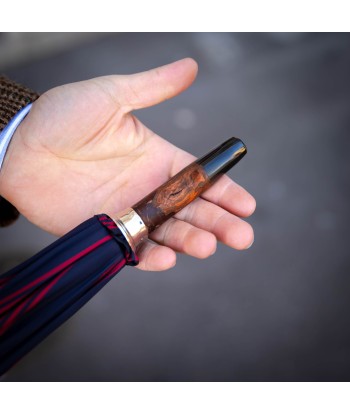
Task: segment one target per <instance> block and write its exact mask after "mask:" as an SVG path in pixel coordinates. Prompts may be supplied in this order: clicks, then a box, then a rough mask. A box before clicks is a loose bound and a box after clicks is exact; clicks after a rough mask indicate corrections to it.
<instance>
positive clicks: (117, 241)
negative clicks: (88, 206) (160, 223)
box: [0, 215, 138, 375]
mask: <svg viewBox="0 0 350 415" xmlns="http://www.w3.org/2000/svg"><path fill="white" fill-rule="evenodd" d="M137 263H138V258H137V257H136V256H135V255H134V254H133V252H132V250H131V248H130V246H129V244H128V243H127V241H126V240H125V238H124V236H123V235H122V233H121V232H120V230H119V229H118V227H117V226H116V225H115V223H114V222H113V220H112V219H111V218H110V217H109V216H107V215H96V216H94V217H92V218H91V219H89V220H87V221H85V222H83V223H82V224H80V225H79V226H77V227H76V228H75V229H73V230H72V231H70V232H69V233H68V234H66V235H64V236H63V237H61V238H60V239H58V240H57V241H56V242H54V243H53V244H51V245H50V246H48V247H47V248H45V249H44V250H43V251H41V252H39V253H38V254H36V255H35V256H33V257H32V258H30V259H28V260H27V261H25V262H24V263H23V264H20V265H19V266H17V267H16V268H14V269H13V270H10V271H8V272H7V273H5V274H3V275H2V276H0V375H1V374H3V373H5V372H6V371H7V370H8V369H9V368H10V367H11V366H13V365H14V364H15V363H16V362H17V361H18V360H19V359H21V358H22V357H23V356H24V355H25V354H26V353H28V352H29V351H30V350H31V349H33V347H35V346H36V345H37V344H38V343H39V342H41V341H42V340H43V339H44V338H45V337H46V336H48V335H49V334H50V333H51V332H52V331H54V330H55V329H56V328H57V327H59V326H60V325H61V324H62V323H64V322H65V321H66V320H67V319H68V318H69V317H71V316H72V315H73V314H74V313H75V312H76V311H78V310H79V309H80V308H81V307H82V306H83V305H84V304H85V303H86V302H87V301H88V300H89V299H91V298H92V297H93V296H94V295H95V294H96V293H97V292H98V291H99V290H100V289H101V288H102V287H103V286H104V285H105V284H107V282H108V281H110V280H111V278H112V277H113V276H114V275H115V274H116V273H118V272H119V271H120V270H121V269H122V268H123V267H124V266H125V265H136V264H137Z"/></svg>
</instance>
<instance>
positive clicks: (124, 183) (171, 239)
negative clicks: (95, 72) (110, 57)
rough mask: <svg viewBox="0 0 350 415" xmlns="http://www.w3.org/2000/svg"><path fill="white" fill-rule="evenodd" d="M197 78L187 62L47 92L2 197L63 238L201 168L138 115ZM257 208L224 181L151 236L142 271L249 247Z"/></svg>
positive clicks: (20, 138)
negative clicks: (190, 168) (180, 257)
mask: <svg viewBox="0 0 350 415" xmlns="http://www.w3.org/2000/svg"><path fill="white" fill-rule="evenodd" d="M196 74H197V64H196V63H195V62H194V61H193V60H192V59H184V60H181V61H178V62H175V63H172V64H170V65H166V66H163V67H160V68H157V69H153V70H150V71H147V72H143V73H139V74H134V75H122V76H119V75H113V76H105V77H100V78H95V79H91V80H89V81H84V82H78V83H74V84H69V85H64V86H61V87H58V88H54V89H52V90H50V91H48V92H46V93H45V94H43V95H42V96H41V97H40V98H39V99H38V100H37V101H36V102H35V103H34V104H33V107H32V110H31V112H30V113H29V115H28V116H27V117H26V119H25V120H24V121H23V122H22V123H21V125H20V126H19V128H18V129H17V131H16V133H15V136H14V137H13V139H12V142H11V145H10V147H9V149H8V153H7V156H6V158H5V162H4V165H3V169H2V171H1V174H0V189H1V194H2V195H3V196H4V197H5V198H6V199H8V200H9V201H10V202H11V203H12V204H13V205H14V206H16V208H17V209H18V210H19V211H20V212H21V213H22V214H23V215H24V216H25V217H26V218H28V220H30V221H31V222H33V223H34V224H36V225H37V226H39V227H41V228H42V229H44V230H46V231H48V232H51V233H53V234H55V235H62V234H64V233H66V232H68V231H69V230H70V229H72V228H73V227H75V226H77V225H78V224H79V223H81V222H82V221H84V220H85V219H88V218H89V217H91V216H93V215H94V214H96V213H107V214H112V213H116V212H119V211H121V210H123V209H125V208H126V207H130V206H132V205H133V204H134V203H135V202H137V201H138V200H140V199H141V198H142V197H143V196H145V195H146V194H148V193H149V192H150V191H152V190H154V189H155V188H156V187H158V186H159V185H160V184H162V183H164V182H165V181H166V180H168V179H169V178H170V177H171V176H173V175H174V174H176V173H177V172H178V171H179V170H181V169H182V168H183V167H185V166H186V165H188V164H189V163H191V162H192V161H193V160H194V157H193V156H192V155H190V154H188V153H186V152H185V151H183V150H181V149H179V148H177V147H175V146H174V145H172V144H170V143H169V142H168V141H166V140H164V139H162V138H161V137H159V136H157V135H156V134H155V133H153V132H152V131H150V130H149V129H148V128H147V127H146V126H144V125H143V124H142V123H141V122H140V121H139V120H138V119H137V118H136V117H135V115H133V113H132V110H137V109H140V108H145V107H148V106H151V105H155V104H158V103H160V102H162V101H164V100H166V99H169V98H171V97H173V96H175V95H177V94H179V93H180V92H182V91H183V90H184V89H186V88H187V87H188V86H189V85H190V84H191V83H192V82H193V81H194V79H195V77H196ZM254 209H255V200H254V198H253V197H252V196H251V195H249V193H247V192H246V191H245V190H244V189H243V188H242V187H240V186H239V185H238V184H236V183H234V182H233V181H232V180H230V179H229V178H228V177H227V176H225V177H222V178H221V179H220V180H219V181H218V182H217V183H216V184H215V185H214V186H213V187H212V188H211V189H209V190H208V191H206V192H205V193H204V194H203V195H202V197H201V198H199V199H197V200H196V201H194V202H192V203H191V204H190V205H189V206H187V207H186V208H185V209H183V210H182V211H181V212H179V213H178V214H177V215H176V217H174V218H172V219H170V220H168V221H167V222H166V223H164V224H163V225H162V226H161V227H160V228H158V229H157V230H156V231H155V232H153V233H152V234H151V237H150V238H151V240H152V241H148V242H147V243H145V244H144V246H143V248H142V250H141V252H140V253H139V256H140V264H139V268H141V269H144V270H164V269H167V268H170V267H172V266H174V265H175V262H176V253H175V252H176V251H177V252H183V253H186V254H188V255H192V256H195V257H198V258H205V257H207V256H209V255H211V254H213V253H214V252H215V249H216V242H217V240H219V241H221V242H223V243H225V244H227V245H228V246H230V247H232V248H236V249H244V248H247V247H249V246H250V245H251V243H252V242H253V231H252V228H251V226H250V225H249V224H248V223H246V222H245V221H243V220H242V219H240V217H245V216H249V215H250V214H251V213H253V211H254Z"/></svg>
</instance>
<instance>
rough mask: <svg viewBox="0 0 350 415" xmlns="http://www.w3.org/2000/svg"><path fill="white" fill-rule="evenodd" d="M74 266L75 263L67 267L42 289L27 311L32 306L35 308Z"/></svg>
mask: <svg viewBox="0 0 350 415" xmlns="http://www.w3.org/2000/svg"><path fill="white" fill-rule="evenodd" d="M72 267H73V265H71V266H70V267H68V268H67V269H65V270H64V271H63V272H61V273H60V274H58V275H57V277H56V278H54V279H53V280H52V281H51V282H50V284H48V285H47V286H46V287H45V288H44V289H43V290H41V291H40V293H39V294H38V295H37V296H36V297H35V298H34V300H33V301H32V303H31V304H30V305H29V307H28V309H27V311H29V310H31V309H32V308H34V307H35V306H36V305H37V304H38V303H39V302H40V301H41V300H42V299H43V298H44V297H45V295H46V294H47V293H48V292H49V291H50V290H51V288H52V287H53V286H54V285H55V284H56V283H57V282H58V281H59V280H60V279H61V278H62V277H63V276H64V275H66V274H67V272H68V271H69V270H71V269H72Z"/></svg>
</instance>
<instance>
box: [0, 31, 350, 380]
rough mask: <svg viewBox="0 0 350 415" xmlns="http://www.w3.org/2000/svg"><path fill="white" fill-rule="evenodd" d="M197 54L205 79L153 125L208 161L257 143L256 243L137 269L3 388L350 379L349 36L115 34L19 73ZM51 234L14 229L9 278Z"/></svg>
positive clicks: (46, 75)
mask: <svg viewBox="0 0 350 415" xmlns="http://www.w3.org/2000/svg"><path fill="white" fill-rule="evenodd" d="M185 56H192V57H193V58H195V59H197V61H198V63H199V66H200V72H199V76H198V80H197V82H196V83H195V84H194V85H193V86H192V87H191V88H190V89H189V90H188V91H186V92H185V93H184V94H182V95H181V96H179V97H177V98H175V99H173V100H171V101H169V102H166V103H164V104H162V105H160V106H157V107H154V108H151V109H147V110H143V111H140V112H139V113H138V116H139V117H140V118H141V119H142V120H143V121H144V122H145V123H146V124H147V125H148V126H149V127H150V128H152V129H154V130H155V131H156V132H157V133H159V134H161V135H162V136H164V137H166V138H167V139H169V140H170V141H171V142H173V143H175V144H176V145H178V146H181V147H183V148H185V149H186V150H188V151H191V152H193V153H194V154H197V155H200V154H201V153H203V149H204V150H206V149H210V148H211V147H213V146H215V145H216V144H217V143H218V142H220V141H222V140H224V139H226V138H228V137H230V136H232V135H235V136H238V137H241V138H243V139H244V141H245V142H246V144H247V146H248V155H247V157H246V158H245V159H244V160H243V161H242V162H241V163H240V164H239V165H238V166H237V167H236V168H235V169H234V170H233V171H232V173H231V174H230V175H231V177H233V178H234V179H235V180H237V181H238V182H239V183H240V184H242V185H243V186H245V187H246V188H247V189H248V190H249V191H251V192H252V193H253V194H254V196H255V197H256V199H257V203H258V207H257V211H256V213H255V215H254V216H253V217H252V218H251V220H250V222H251V223H252V224H253V226H254V228H255V244H254V245H253V247H252V248H251V249H250V250H248V251H245V252H235V251H233V250H231V249H229V248H227V247H224V246H220V247H219V249H218V252H217V254H216V255H215V256H213V257H211V258H210V259H207V260H202V261H201V260H196V259H193V258H188V257H184V256H181V255H180V256H179V259H178V265H177V267H176V268H175V269H173V270H171V271H168V272H162V273H142V272H139V271H137V270H135V269H131V268H129V269H127V270H125V271H124V272H123V273H121V274H119V275H118V276H117V277H116V278H115V279H114V280H113V281H112V282H110V283H109V284H108V285H107V286H106V287H105V288H104V289H103V291H101V292H100V293H99V294H98V295H97V296H96V297H95V298H94V299H93V300H92V301H91V302H90V303H88V304H87V305H86V306H85V307H84V308H83V309H82V310H80V311H79V312H78V313H77V314H76V315H75V316H74V317H73V318H72V319H70V320H69V321H68V322H67V323H66V324H64V325H63V326H62V327H61V328H60V329H59V330H57V331H56V332H55V333H54V334H53V335H51V336H50V337H49V338H48V339H47V340H46V341H44V342H43V343H42V344H41V345H40V346H39V347H37V348H36V349H35V350H34V351H33V352H31V353H30V354H29V355H28V356H27V357H26V358H24V359H23V360H22V361H21V362H20V363H19V364H18V365H17V366H16V367H15V368H14V369H12V370H11V371H10V372H9V373H8V374H7V375H6V376H5V378H4V380H8V381H22V380H29V381H32V380H36V381H75V380H80V381H93V380H95V381H102V380H104V381H111V380H113V381H140V380H144V381H193V380H198V381H228V380H229V381H248V380H249V381H297V380H298V381H311V380H313V381H335V380H337V381H342V380H347V381H349V380H350V333H349V331H350V329H349V327H350V325H349V322H350V273H349V268H350V260H349V243H348V235H349V231H350V229H349V219H348V214H349V184H350V183H349V178H350V164H349V149H350V148H349V147H350V141H349V127H350V117H349V115H350V81H349V73H350V36H349V35H345V34H308V35H292V34H291V35H288V34H271V35H269V34H264V35H261V34H116V35H110V36H106V37H104V38H99V39H95V40H91V42H90V43H87V44H84V45H81V46H79V47H77V48H74V49H70V50H67V51H65V52H64V51H62V52H60V53H59V54H57V53H56V54H52V55H51V56H50V55H46V56H45V57H44V58H36V60H33V61H27V62H26V63H22V64H21V65H20V66H12V67H10V68H7V70H6V73H7V74H8V75H9V76H11V77H13V78H15V79H17V80H19V81H21V82H23V83H25V84H28V85H30V86H32V87H33V88H35V89H38V90H40V91H44V90H46V89H48V88H50V87H53V86H55V85H60V84H63V83H66V82H72V81H77V80H81V79H86V78H90V77H94V76H98V75H103V74H110V73H131V72H135V71H140V70H144V69H148V68H151V67H154V66H157V65H161V64H164V63H167V62H170V61H172V60H175V59H179V58H182V57H185ZM0 69H1V64H0ZM150 168H151V166H150ZM52 240H53V238H52V237H51V236H49V235H47V234H45V233H44V232H42V231H40V230H38V229H36V228H35V227H33V226H32V225H30V224H28V223H27V222H26V221H25V220H23V219H21V220H20V221H19V222H18V223H17V224H16V225H14V226H13V227H11V228H8V229H6V230H1V231H0V246H1V248H0V257H1V264H2V269H3V270H4V269H5V268H8V267H10V266H11V265H12V264H14V263H15V262H16V261H19V260H21V259H23V258H26V257H28V256H30V255H31V254H32V253H34V252H36V251H37V250H39V249H40V248H41V247H44V246H45V245H47V244H48V243H49V242H50V241H52Z"/></svg>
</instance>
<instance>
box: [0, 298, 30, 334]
mask: <svg viewBox="0 0 350 415" xmlns="http://www.w3.org/2000/svg"><path fill="white" fill-rule="evenodd" d="M27 303H28V301H25V302H23V303H22V304H21V305H20V306H18V307H17V308H16V309H15V310H14V312H13V313H12V314H11V315H10V317H9V318H8V319H7V320H6V321H5V323H4V324H3V325H2V326H1V327H0V336H1V335H2V334H4V333H5V332H6V331H7V330H8V328H9V327H10V326H11V324H12V322H13V320H14V319H15V318H16V316H17V315H18V314H19V312H20V311H21V310H22V309H23V308H24V306H25V305H26V304H27Z"/></svg>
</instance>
